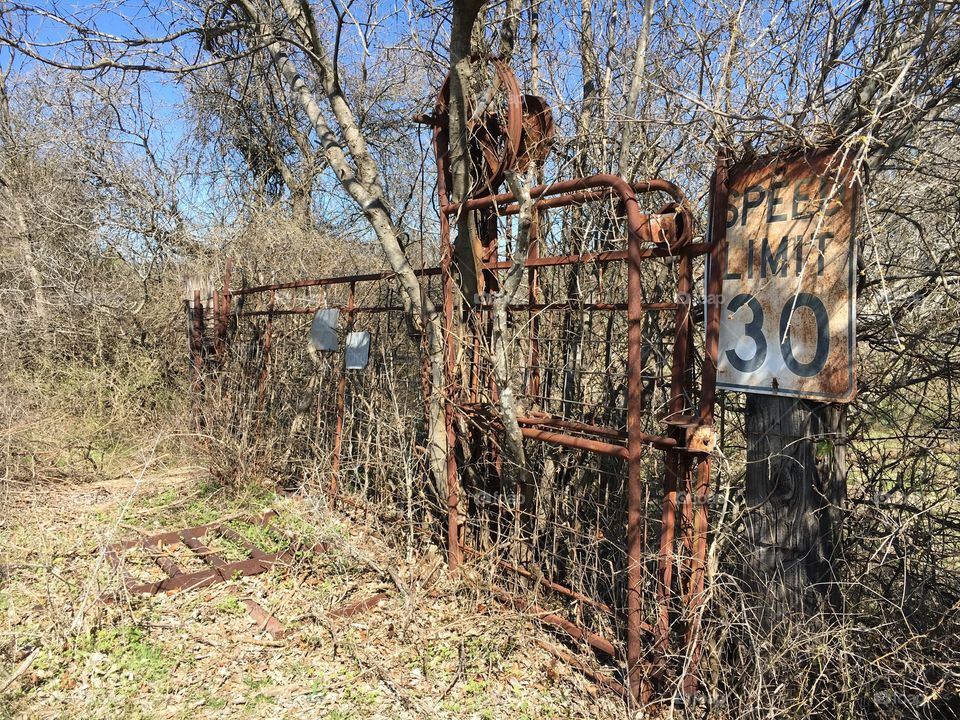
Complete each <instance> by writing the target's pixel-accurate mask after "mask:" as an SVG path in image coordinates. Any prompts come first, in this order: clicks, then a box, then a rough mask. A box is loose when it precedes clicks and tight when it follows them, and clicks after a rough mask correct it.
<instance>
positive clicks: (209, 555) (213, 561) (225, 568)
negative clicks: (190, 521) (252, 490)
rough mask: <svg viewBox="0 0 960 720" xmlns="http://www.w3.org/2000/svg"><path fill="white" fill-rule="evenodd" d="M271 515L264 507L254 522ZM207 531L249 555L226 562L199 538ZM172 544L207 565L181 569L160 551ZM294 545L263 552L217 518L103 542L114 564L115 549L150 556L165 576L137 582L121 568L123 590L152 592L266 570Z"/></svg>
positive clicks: (285, 556)
mask: <svg viewBox="0 0 960 720" xmlns="http://www.w3.org/2000/svg"><path fill="white" fill-rule="evenodd" d="M274 517H276V512H275V511H268V512H267V513H265V514H264V515H263V516H262V517H261V518H259V520H258V522H259V524H261V525H264V526H266V525H269V524H270V522H271V521H272V520H273V518H274ZM208 533H215V534H220V535H223V536H224V537H227V538H229V539H231V540H234V541H235V542H239V543H240V544H242V545H243V546H244V547H246V548H247V549H248V550H250V555H251V557H249V558H247V559H245V560H237V561H233V562H227V561H226V560H224V559H223V558H222V557H221V556H220V555H218V554H216V553H215V552H213V551H212V550H210V548H208V547H207V546H206V545H205V544H204V543H203V542H202V541H201V538H203V537H204V536H206V535H207V534H208ZM176 545H182V546H184V547H186V548H188V549H189V550H190V551H191V552H192V553H193V554H195V555H196V556H197V557H199V558H200V559H201V560H203V562H204V563H205V564H207V565H209V566H210V567H209V568H207V569H204V570H197V571H195V572H189V573H187V572H183V570H182V569H181V568H180V567H179V565H177V563H176V562H175V561H174V560H173V559H172V558H170V557H169V556H167V555H164V554H163V553H162V548H163V547H164V546H171V547H172V546H176ZM294 546H299V543H296V542H294V545H293V546H291V548H287V549H285V550H283V551H282V552H279V553H266V552H264V551H263V550H261V549H260V548H258V547H256V546H255V545H253V544H252V543H249V542H247V541H245V540H244V539H243V538H242V536H240V535H239V534H238V533H235V532H234V531H233V530H231V529H230V528H227V527H225V526H223V525H222V523H219V522H217V523H210V524H207V525H198V526H196V527H191V528H186V529H183V530H173V531H170V532H165V533H160V534H158V535H153V536H150V537H147V538H142V539H138V540H128V541H124V542H121V543H117V544H114V545H110V546H107V547H106V548H104V550H105V554H106V557H107V560H108V561H109V562H110V563H111V564H112V565H113V566H114V567H117V568H119V567H120V566H121V561H120V557H119V554H118V553H119V552H122V551H126V550H130V549H132V548H135V547H142V548H143V549H144V550H145V551H146V552H147V554H148V555H150V557H151V559H153V561H154V562H155V563H156V564H157V565H158V566H159V567H160V568H161V569H162V570H163V571H164V573H166V575H167V578H165V579H163V580H158V581H155V582H140V581H139V580H137V579H136V578H134V577H133V576H131V575H129V573H126V572H124V584H125V586H126V588H127V591H128V592H131V593H149V594H156V593H159V592H166V591H172V590H191V589H196V588H201V587H207V586H208V585H213V584H215V583H218V582H222V581H227V580H230V579H231V578H233V577H234V576H235V575H237V574H240V575H243V576H250V575H258V574H260V573H263V572H266V571H268V570H269V569H270V568H272V567H273V566H274V565H276V564H277V563H278V562H279V561H281V560H288V559H290V558H291V557H292V555H293V553H292V548H293V547H294ZM316 548H317V546H314V549H316ZM319 549H320V551H322V550H323V549H324V548H323V547H322V546H321V547H319Z"/></svg>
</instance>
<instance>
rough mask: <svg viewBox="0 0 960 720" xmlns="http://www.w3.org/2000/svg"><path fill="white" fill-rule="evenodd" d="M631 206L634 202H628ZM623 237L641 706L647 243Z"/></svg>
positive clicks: (632, 587) (634, 685)
mask: <svg viewBox="0 0 960 720" xmlns="http://www.w3.org/2000/svg"><path fill="white" fill-rule="evenodd" d="M631 201H632V202H634V203H636V199H635V198H634V199H631ZM650 232H651V228H650V226H649V225H647V226H645V232H644V235H645V237H643V238H642V237H641V236H640V235H639V234H636V233H634V232H633V231H632V230H631V231H630V233H629V237H628V241H627V242H628V244H627V256H628V267H627V677H628V684H629V687H630V692H631V694H632V697H633V698H634V699H635V700H639V701H641V702H645V701H646V700H647V698H648V696H649V693H650V690H649V687H648V685H647V681H646V678H645V677H644V672H643V664H642V660H643V651H642V645H641V643H642V624H641V612H642V597H641V593H642V586H643V535H642V533H643V478H642V477H641V472H642V469H643V468H642V454H643V443H642V442H641V431H642V424H643V395H642V393H643V382H642V378H641V371H642V370H643V368H642V366H641V353H640V351H641V343H642V342H643V302H642V300H643V296H642V287H641V278H640V264H641V260H642V259H641V254H640V249H641V244H642V242H644V240H648V239H649V237H650Z"/></svg>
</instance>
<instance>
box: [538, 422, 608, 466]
mask: <svg viewBox="0 0 960 720" xmlns="http://www.w3.org/2000/svg"><path fill="white" fill-rule="evenodd" d="M520 434H521V435H523V436H524V437H525V438H529V439H531V440H539V441H540V442H545V443H549V444H550V445H559V446H560V447H567V448H573V449H574V450H587V451H589V452H595V453H598V454H600V455H609V456H610V457H617V458H621V459H622V460H626V459H627V448H625V447H624V446H623V445H613V444H611V443H606V442H601V441H600V440H590V439H589V438H585V437H580V436H578V435H562V434H560V433H553V432H548V431H546V430H538V429H537V428H532V427H521V428H520Z"/></svg>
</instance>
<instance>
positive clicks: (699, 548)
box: [681, 153, 729, 697]
mask: <svg viewBox="0 0 960 720" xmlns="http://www.w3.org/2000/svg"><path fill="white" fill-rule="evenodd" d="M727 163H728V157H727V155H726V153H721V155H720V157H718V158H717V166H716V170H715V171H714V175H713V178H712V182H711V183H710V191H711V192H710V210H711V212H710V218H711V225H710V243H711V245H712V248H711V251H710V255H709V256H708V258H707V288H706V298H705V303H706V308H705V311H704V323H705V326H706V332H705V343H704V357H703V369H702V371H701V378H700V422H701V423H703V424H705V425H713V424H714V406H715V403H716V386H717V362H718V360H719V358H718V353H719V341H720V322H721V312H722V310H721V302H722V293H723V272H724V267H725V265H726V255H727V237H726V235H727V222H726V218H727V213H726V208H727V200H728V195H729V190H728V186H727ZM710 471H711V461H710V457H709V456H706V457H704V458H702V459H701V460H700V462H699V464H698V465H697V475H696V478H697V479H696V487H695V490H694V492H695V497H696V499H697V504H696V507H695V510H694V515H693V556H692V559H691V567H690V580H689V594H688V597H687V601H686V606H687V613H688V616H689V622H688V625H687V631H686V637H685V645H686V647H687V662H686V668H685V672H684V676H683V679H682V680H681V688H682V690H683V692H684V694H685V695H687V696H688V697H692V696H693V695H694V694H695V693H696V691H697V685H698V683H699V665H700V657H701V654H702V645H701V642H700V620H701V608H702V605H703V591H704V585H705V582H706V558H707V539H708V538H707V532H708V529H709V522H708V520H709V519H708V516H707V513H708V510H709V494H710V479H711V478H710V476H711V472H710Z"/></svg>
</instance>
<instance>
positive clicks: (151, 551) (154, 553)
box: [143, 544, 183, 577]
mask: <svg viewBox="0 0 960 720" xmlns="http://www.w3.org/2000/svg"><path fill="white" fill-rule="evenodd" d="M143 549H144V550H145V551H146V552H147V554H148V555H149V556H150V559H151V560H153V562H154V563H156V565H157V567H159V568H160V569H161V570H163V572H165V573H166V574H167V577H176V576H177V575H183V570H181V569H180V566H179V565H177V563H176V562H174V560H173V558H171V557H170V556H169V555H164V554H163V550H162V549H161V548H160V546H159V544H157V545H147V544H144V546H143Z"/></svg>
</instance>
